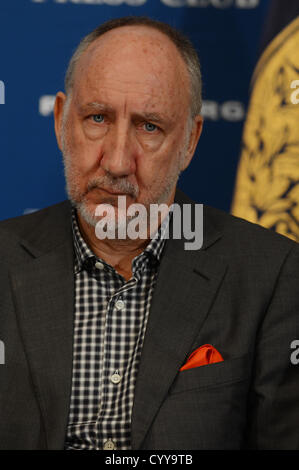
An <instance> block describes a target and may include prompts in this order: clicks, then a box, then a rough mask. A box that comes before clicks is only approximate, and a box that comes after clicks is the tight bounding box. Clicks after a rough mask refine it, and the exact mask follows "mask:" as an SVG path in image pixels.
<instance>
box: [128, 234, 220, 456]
mask: <svg viewBox="0 0 299 470" xmlns="http://www.w3.org/2000/svg"><path fill="white" fill-rule="evenodd" d="M205 235H206V236H205V244H204V247H203V249H202V250H200V251H198V252H196V253H194V252H192V251H184V248H183V241H182V240H168V242H167V246H166V250H165V253H164V255H163V257H162V260H161V265H160V269H159V274H158V278H157V284H156V288H155V291H154V295H153V299H152V304H151V310H150V316H149V320H148V325H147V330H146V335H145V340H144V345H143V350H142V354H141V361H140V366H139V372H138V376H137V382H136V388H135V397H134V405H133V415H132V448H133V449H139V448H140V447H141V446H142V442H143V440H144V438H145V436H146V433H147V431H148V430H149V428H150V426H151V423H152V421H153V419H154V417H155V414H156V413H157V411H158V409H159V407H160V405H161V403H162V402H163V400H164V399H165V397H166V395H167V393H168V390H169V388H170V386H171V384H172V382H173V380H174V378H175V376H176V374H177V373H178V371H179V369H180V367H181V366H182V365H183V363H184V362H185V360H186V358H187V357H186V356H187V354H188V352H189V351H190V348H191V346H192V344H193V342H194V340H195V339H196V336H197V335H198V332H199V330H200V328H201V326H202V324H203V323H204V321H205V319H206V317H207V315H208V312H209V309H210V307H211V305H212V303H213V300H214V298H215V296H216V293H217V291H218V289H219V287H220V284H221V282H222V280H223V278H224V275H225V272H226V263H225V262H223V261H222V260H220V259H219V258H218V257H216V256H213V255H211V254H209V252H208V250H207V248H208V246H210V245H211V244H213V243H214V242H215V241H216V240H217V239H218V238H219V237H220V234H219V233H217V232H216V231H215V230H214V229H213V228H212V227H211V226H210V225H209V226H207V227H206V234H205Z"/></svg>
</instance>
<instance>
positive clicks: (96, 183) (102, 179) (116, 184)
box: [86, 174, 139, 198]
mask: <svg viewBox="0 0 299 470" xmlns="http://www.w3.org/2000/svg"><path fill="white" fill-rule="evenodd" d="M92 189H107V190H108V191H109V189H112V190H113V191H115V192H119V193H123V194H127V195H129V196H132V197H135V198H136V197H137V196H138V194H139V187H138V185H137V184H133V183H131V182H130V181H128V180H127V179H126V177H121V178H114V177H113V176H111V175H108V174H107V175H104V176H98V177H94V178H91V179H90V180H89V182H88V184H87V191H86V193H88V192H89V191H91V190H92Z"/></svg>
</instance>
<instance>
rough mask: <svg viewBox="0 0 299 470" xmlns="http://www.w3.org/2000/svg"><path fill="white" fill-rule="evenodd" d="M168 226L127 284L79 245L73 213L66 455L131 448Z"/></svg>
mask: <svg viewBox="0 0 299 470" xmlns="http://www.w3.org/2000/svg"><path fill="white" fill-rule="evenodd" d="M166 227H167V222H166V223H163V224H162V226H161V227H160V230H159V231H158V233H157V234H156V236H155V237H154V238H153V239H152V240H151V241H150V243H149V244H148V245H147V247H146V249H145V250H144V251H143V252H142V253H141V254H140V255H138V256H136V258H134V260H133V262H132V273H133V274H132V277H131V279H130V280H128V281H126V280H125V279H124V278H123V277H122V276H121V275H120V274H119V273H118V272H117V271H116V270H115V269H114V268H113V267H112V266H110V265H109V264H107V263H106V262H105V261H104V260H103V259H100V258H98V257H97V256H95V254H94V253H93V252H92V251H91V249H90V248H89V246H88V245H87V244H86V243H85V240H84V239H83V237H82V235H81V233H80V229H79V226H78V222H77V217H76V211H75V209H74V208H73V210H72V228H73V240H74V252H75V263H74V276H75V315H74V346H73V376H72V391H71V400H70V410H69V420H68V426H67V433H66V440H65V449H82V450H102V449H116V450H129V449H131V442H130V441H131V414H132V407H133V399H134V388H135V382H136V377H137V372H138V366H139V361H140V355H141V350H142V345H143V340H144V335H145V330H146V324H147V320H148V315H149V310H150V305H151V299H152V294H153V290H154V286H155V282H156V277H157V269H158V265H159V261H160V258H161V255H162V251H163V247H164V245H165V238H164V236H165V231H166Z"/></svg>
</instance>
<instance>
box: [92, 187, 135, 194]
mask: <svg viewBox="0 0 299 470" xmlns="http://www.w3.org/2000/svg"><path fill="white" fill-rule="evenodd" d="M92 191H104V192H105V193H108V194H110V195H112V196H131V194H128V193H124V192H121V191H115V190H114V189H106V188H98V187H96V188H92Z"/></svg>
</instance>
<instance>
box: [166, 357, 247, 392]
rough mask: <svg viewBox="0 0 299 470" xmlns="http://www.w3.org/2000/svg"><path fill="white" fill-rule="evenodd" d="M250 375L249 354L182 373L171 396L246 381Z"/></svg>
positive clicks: (171, 390) (173, 387)
mask: <svg viewBox="0 0 299 470" xmlns="http://www.w3.org/2000/svg"><path fill="white" fill-rule="evenodd" d="M249 375H250V361H249V356H248V354H245V355H243V356H239V357H236V358H233V359H228V360H224V361H223V362H216V363H214V364H208V365H205V366H200V367H195V368H193V369H187V370H184V371H180V372H179V373H178V375H177V377H176V379H175V380H174V382H173V384H172V386H171V388H170V390H169V396H172V395H176V394H177V393H182V392H186V391H188V390H196V389H201V388H208V387H221V386H222V385H225V384H229V383H234V382H240V381H243V380H246V379H247V378H248V377H249Z"/></svg>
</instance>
